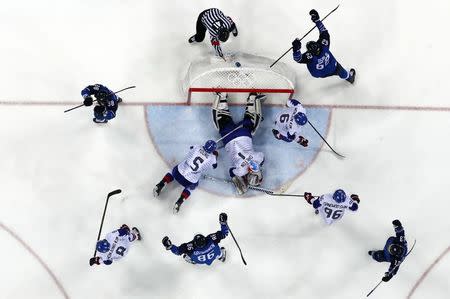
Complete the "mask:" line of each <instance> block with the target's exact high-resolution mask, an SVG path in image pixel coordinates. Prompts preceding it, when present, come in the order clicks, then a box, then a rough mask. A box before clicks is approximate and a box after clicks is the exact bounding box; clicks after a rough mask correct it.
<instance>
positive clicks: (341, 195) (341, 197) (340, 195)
mask: <svg viewBox="0 0 450 299" xmlns="http://www.w3.org/2000/svg"><path fill="white" fill-rule="evenodd" d="M346 198H347V195H346V194H345V192H344V190H342V189H337V190H336V191H334V193H333V199H334V201H335V202H337V203H341V202H344V201H345V199H346Z"/></svg>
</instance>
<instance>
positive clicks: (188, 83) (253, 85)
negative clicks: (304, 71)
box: [183, 53, 295, 103]
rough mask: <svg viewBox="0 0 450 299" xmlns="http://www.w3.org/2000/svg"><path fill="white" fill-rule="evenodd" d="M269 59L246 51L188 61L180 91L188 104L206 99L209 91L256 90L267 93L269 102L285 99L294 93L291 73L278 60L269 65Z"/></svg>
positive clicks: (233, 91)
mask: <svg viewBox="0 0 450 299" xmlns="http://www.w3.org/2000/svg"><path fill="white" fill-rule="evenodd" d="M272 62H273V60H272V59H269V58H266V57H262V56H256V55H251V54H246V53H235V54H233V55H229V56H228V57H226V61H224V60H223V59H222V58H220V57H206V58H203V59H200V60H196V61H192V62H191V63H190V65H189V67H188V70H187V73H186V75H185V78H184V80H183V91H184V93H185V94H187V98H188V103H191V101H195V102H200V103H201V102H204V101H207V102H210V100H211V93H213V92H227V93H229V94H230V93H234V94H239V93H245V94H248V93H250V92H257V93H263V94H267V95H268V98H269V99H271V102H272V101H274V102H279V99H280V98H281V99H285V100H286V99H288V98H290V97H291V96H292V94H293V93H294V84H295V73H294V71H293V70H291V69H290V68H289V67H288V66H287V65H286V64H284V63H281V62H278V63H277V64H276V65H274V66H273V67H272V68H270V67H269V66H270V64H271V63H272ZM239 97H240V98H241V99H242V98H244V97H242V96H239Z"/></svg>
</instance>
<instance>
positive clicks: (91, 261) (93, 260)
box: [89, 256, 100, 266]
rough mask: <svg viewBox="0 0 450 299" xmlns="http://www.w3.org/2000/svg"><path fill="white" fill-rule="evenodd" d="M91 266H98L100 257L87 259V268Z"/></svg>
mask: <svg viewBox="0 0 450 299" xmlns="http://www.w3.org/2000/svg"><path fill="white" fill-rule="evenodd" d="M93 265H100V257H98V256H96V257H91V258H90V259H89V266H93Z"/></svg>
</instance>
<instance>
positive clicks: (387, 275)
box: [381, 272, 392, 282]
mask: <svg viewBox="0 0 450 299" xmlns="http://www.w3.org/2000/svg"><path fill="white" fill-rule="evenodd" d="M391 278H392V274H391V273H389V272H386V273H384V276H383V278H382V279H381V280H382V281H384V282H388V281H389V280H391Z"/></svg>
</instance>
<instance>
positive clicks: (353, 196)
mask: <svg viewBox="0 0 450 299" xmlns="http://www.w3.org/2000/svg"><path fill="white" fill-rule="evenodd" d="M350 198H351V199H352V200H353V201H356V202H357V203H359V201H360V200H359V196H358V195H356V194H352V195H350Z"/></svg>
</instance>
